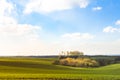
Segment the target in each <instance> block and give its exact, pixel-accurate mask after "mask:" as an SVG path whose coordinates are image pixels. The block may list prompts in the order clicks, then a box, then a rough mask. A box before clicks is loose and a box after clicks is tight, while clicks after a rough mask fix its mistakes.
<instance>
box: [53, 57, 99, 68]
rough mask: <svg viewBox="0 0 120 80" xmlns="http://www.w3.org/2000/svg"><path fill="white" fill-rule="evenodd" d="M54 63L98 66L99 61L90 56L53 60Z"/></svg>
mask: <svg viewBox="0 0 120 80" xmlns="http://www.w3.org/2000/svg"><path fill="white" fill-rule="evenodd" d="M54 64H60V65H65V66H74V67H98V66H99V63H98V62H97V61H95V60H92V59H90V58H77V59H74V58H65V59H60V60H59V61H55V62H54Z"/></svg>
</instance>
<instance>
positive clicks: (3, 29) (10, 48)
mask: <svg viewBox="0 0 120 80" xmlns="http://www.w3.org/2000/svg"><path fill="white" fill-rule="evenodd" d="M119 3H120V0H0V56H30V55H35V56H37V55H39V56H41V55H57V54H59V53H60V52H61V51H76V50H77V51H82V52H84V54H85V55H120V11H119V10H120V5H119Z"/></svg>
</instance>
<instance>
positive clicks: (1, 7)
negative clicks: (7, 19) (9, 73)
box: [0, 0, 14, 17]
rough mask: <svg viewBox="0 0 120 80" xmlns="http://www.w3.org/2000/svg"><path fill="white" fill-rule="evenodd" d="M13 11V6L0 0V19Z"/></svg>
mask: <svg viewBox="0 0 120 80" xmlns="http://www.w3.org/2000/svg"><path fill="white" fill-rule="evenodd" d="M13 9H14V7H13V4H11V3H8V2H7V1H6V0H0V17H1V16H6V15H8V14H9V15H10V14H11V13H12V10H13Z"/></svg>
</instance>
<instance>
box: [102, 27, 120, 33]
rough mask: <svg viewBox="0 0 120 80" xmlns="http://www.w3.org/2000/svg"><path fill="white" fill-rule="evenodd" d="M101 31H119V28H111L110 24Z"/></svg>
mask: <svg viewBox="0 0 120 80" xmlns="http://www.w3.org/2000/svg"><path fill="white" fill-rule="evenodd" d="M103 32H120V28H113V27H112V26H108V27H105V28H104V29H103Z"/></svg>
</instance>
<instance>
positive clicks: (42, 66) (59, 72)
mask: <svg viewBox="0 0 120 80" xmlns="http://www.w3.org/2000/svg"><path fill="white" fill-rule="evenodd" d="M53 60H54V58H29V57H20V58H18V57H11V58H0V79H28V80H29V79H38V80H40V79H44V80H65V79H66V80H67V79H74V80H75V79H76V80H120V76H119V75H120V64H113V65H108V66H104V67H99V68H74V67H68V66H60V65H52V64H51V63H52V61H53Z"/></svg>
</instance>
